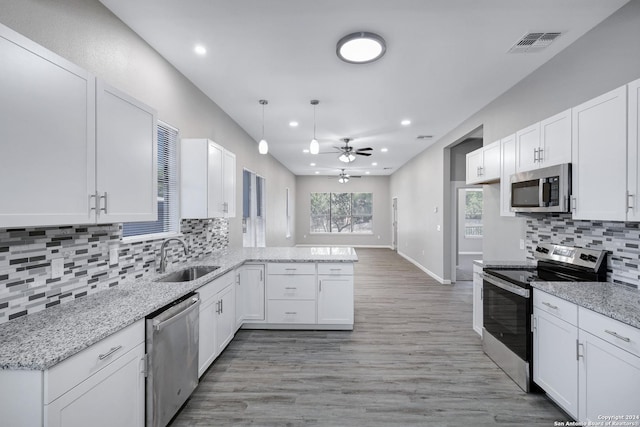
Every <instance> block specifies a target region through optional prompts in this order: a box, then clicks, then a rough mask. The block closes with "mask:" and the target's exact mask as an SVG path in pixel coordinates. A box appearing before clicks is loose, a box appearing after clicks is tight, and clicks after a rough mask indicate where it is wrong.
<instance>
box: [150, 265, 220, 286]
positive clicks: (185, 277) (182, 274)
mask: <svg viewBox="0 0 640 427" xmlns="http://www.w3.org/2000/svg"><path fill="white" fill-rule="evenodd" d="M219 268H220V267H218V266H213V265H211V266H209V265H197V266H194V267H189V268H185V269H183V270H178V271H176V272H173V273H171V274H169V275H168V276H165V277H163V278H162V279H158V280H156V282H190V281H192V280H196V279H199V278H200V277H202V276H205V275H207V274H209V273H211V272H213V271H216V270H217V269H219Z"/></svg>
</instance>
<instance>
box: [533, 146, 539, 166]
mask: <svg viewBox="0 0 640 427" xmlns="http://www.w3.org/2000/svg"><path fill="white" fill-rule="evenodd" d="M537 161H538V149H537V148H534V149H533V163H535V162H537Z"/></svg>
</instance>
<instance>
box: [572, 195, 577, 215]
mask: <svg viewBox="0 0 640 427" xmlns="http://www.w3.org/2000/svg"><path fill="white" fill-rule="evenodd" d="M577 204H578V199H577V198H576V197H575V196H571V212H575V211H576V208H577Z"/></svg>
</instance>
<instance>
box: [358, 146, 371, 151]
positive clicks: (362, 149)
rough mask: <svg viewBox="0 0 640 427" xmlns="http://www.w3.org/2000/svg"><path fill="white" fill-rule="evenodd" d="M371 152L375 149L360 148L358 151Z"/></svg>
mask: <svg viewBox="0 0 640 427" xmlns="http://www.w3.org/2000/svg"><path fill="white" fill-rule="evenodd" d="M371 150H373V148H371V147H366V148H358V149H357V150H356V151H371Z"/></svg>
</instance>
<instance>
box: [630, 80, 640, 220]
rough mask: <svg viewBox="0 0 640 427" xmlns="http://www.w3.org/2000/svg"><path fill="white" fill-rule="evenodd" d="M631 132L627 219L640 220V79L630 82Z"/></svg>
mask: <svg viewBox="0 0 640 427" xmlns="http://www.w3.org/2000/svg"><path fill="white" fill-rule="evenodd" d="M628 91H629V101H628V102H629V109H628V113H629V123H628V126H629V133H628V150H629V154H628V157H627V186H628V191H629V196H628V211H627V221H634V222H638V221H640V197H639V196H640V194H639V192H640V80H636V81H634V82H631V83H629V85H628Z"/></svg>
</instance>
